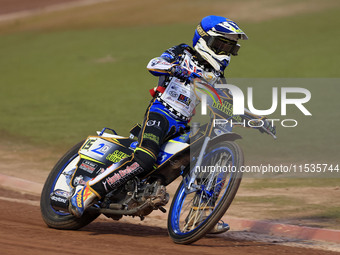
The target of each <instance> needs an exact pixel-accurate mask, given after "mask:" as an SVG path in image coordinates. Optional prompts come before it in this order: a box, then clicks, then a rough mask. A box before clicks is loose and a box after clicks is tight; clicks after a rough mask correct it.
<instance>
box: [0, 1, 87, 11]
mask: <svg viewBox="0 0 340 255" xmlns="http://www.w3.org/2000/svg"><path fill="white" fill-rule="evenodd" d="M76 1H81V0H44V1H41V0H29V1H23V0H0V6H1V8H0V14H5V13H12V12H18V11H27V10H33V9H42V8H44V7H47V6H51V5H55V4H62V3H69V2H76Z"/></svg>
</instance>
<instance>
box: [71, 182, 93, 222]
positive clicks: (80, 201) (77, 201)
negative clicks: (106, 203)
mask: <svg viewBox="0 0 340 255" xmlns="http://www.w3.org/2000/svg"><path fill="white" fill-rule="evenodd" d="M97 198H98V197H97V196H96V195H95V194H94V193H93V192H92V191H91V189H90V188H89V186H88V185H85V186H82V185H78V186H77V187H76V188H75V191H74V193H73V195H72V196H71V198H70V205H69V212H70V213H71V214H73V215H74V216H76V217H77V218H80V217H81V216H82V215H83V213H84V211H85V209H86V208H88V207H90V206H91V205H92V204H93V203H94V202H95V200H96V199H97Z"/></svg>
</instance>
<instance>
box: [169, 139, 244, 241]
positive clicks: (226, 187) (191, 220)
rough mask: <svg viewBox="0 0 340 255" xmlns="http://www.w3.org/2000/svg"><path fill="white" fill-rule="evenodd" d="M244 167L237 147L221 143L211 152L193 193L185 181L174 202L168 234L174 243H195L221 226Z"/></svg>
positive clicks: (207, 155)
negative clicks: (241, 168) (219, 224)
mask: <svg viewBox="0 0 340 255" xmlns="http://www.w3.org/2000/svg"><path fill="white" fill-rule="evenodd" d="M242 165H243V152H242V150H241V148H240V147H239V146H238V145H237V144H236V143H234V142H229V141H222V142H219V143H217V144H216V145H214V146H212V147H210V148H208V153H206V155H205V156H204V159H203V162H202V165H201V167H200V168H199V172H198V174H197V176H196V180H195V183H194V189H191V190H188V189H187V184H186V181H185V179H184V180H183V181H182V183H181V184H180V186H179V187H178V189H177V192H176V194H175V196H174V199H173V201H172V204H171V207H170V211H169V217H168V232H169V235H170V237H171V239H172V240H173V241H174V242H175V243H178V244H189V243H192V242H195V241H197V240H198V239H200V238H201V237H203V236H204V235H205V234H206V233H208V232H209V231H210V230H211V229H212V228H213V227H214V226H215V225H216V224H217V223H218V221H219V220H220V219H221V217H222V216H223V215H224V214H225V212H226V211H227V210H228V208H229V206H230V204H231V202H232V201H233V199H234V197H235V194H236V192H237V190H238V187H239V185H240V183H241V179H242V173H241V172H240V171H239V170H240V167H241V166H242ZM195 170H196V171H197V169H193V170H191V171H195Z"/></svg>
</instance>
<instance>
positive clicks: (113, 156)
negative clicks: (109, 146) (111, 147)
mask: <svg viewBox="0 0 340 255" xmlns="http://www.w3.org/2000/svg"><path fill="white" fill-rule="evenodd" d="M127 156H129V155H128V154H126V153H124V152H122V151H120V150H115V151H114V152H113V153H110V154H109V155H107V157H106V159H107V160H110V161H111V162H113V163H117V162H119V161H121V160H122V159H123V158H126V157H127Z"/></svg>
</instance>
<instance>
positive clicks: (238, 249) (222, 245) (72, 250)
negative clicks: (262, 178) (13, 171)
mask: <svg viewBox="0 0 340 255" xmlns="http://www.w3.org/2000/svg"><path fill="white" fill-rule="evenodd" d="M8 198H14V199H15V202H11V201H9V200H8ZM38 205H39V197H38V196H33V195H25V194H20V193H14V192H9V191H8V190H5V189H0V207H1V213H0V226H1V227H0V249H1V254H2V255H5V254H11V255H15V254H35V255H39V254H44V255H45V254H58V255H59V254H85V253H86V254H97V253H101V254H137V253H138V254H179V253H185V254H230V255H231V254H238V255H242V254H264V255H266V254H287V255H288V254H309V255H316V254H318V255H334V254H339V253H335V252H329V251H321V250H313V249H305V248H297V247H288V246H282V245H277V244H273V243H259V242H253V241H235V240H231V239H227V238H226V237H224V236H219V237H218V236H213V237H206V238H203V239H201V240H199V241H198V242H196V243H194V244H193V245H186V246H183V245H176V244H174V243H173V242H172V241H171V240H170V238H169V237H168V234H167V231H166V229H164V228H160V227H156V226H145V225H142V224H138V220H136V224H131V223H121V222H115V221H112V220H109V219H105V218H99V219H97V220H96V221H94V222H93V223H91V224H90V225H88V226H87V227H85V228H83V229H82V230H78V231H62V230H55V229H50V228H48V227H47V226H46V225H45V223H44V222H43V220H42V219H41V216H40V209H39V206H38Z"/></svg>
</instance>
